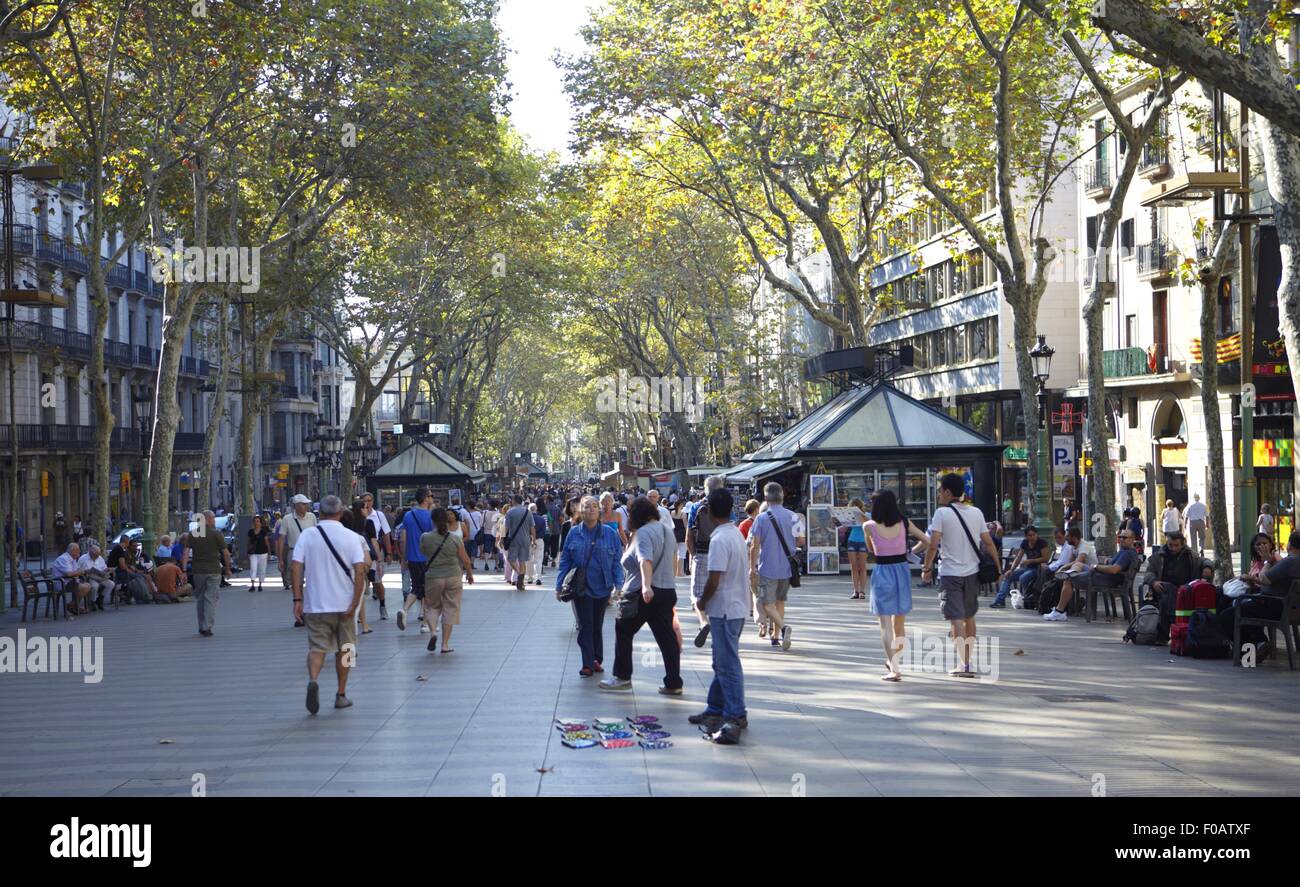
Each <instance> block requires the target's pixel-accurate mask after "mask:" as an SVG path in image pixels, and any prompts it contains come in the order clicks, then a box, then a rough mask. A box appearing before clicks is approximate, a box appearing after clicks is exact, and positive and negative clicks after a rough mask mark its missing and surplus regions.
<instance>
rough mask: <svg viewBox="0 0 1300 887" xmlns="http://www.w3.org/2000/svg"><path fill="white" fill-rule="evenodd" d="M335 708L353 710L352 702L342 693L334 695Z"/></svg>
mask: <svg viewBox="0 0 1300 887" xmlns="http://www.w3.org/2000/svg"><path fill="white" fill-rule="evenodd" d="M334 707H335V708H351V707H352V700H351V699H349V698H348V697H346V696H344V695H343V694H342V693H336V694H335V695H334Z"/></svg>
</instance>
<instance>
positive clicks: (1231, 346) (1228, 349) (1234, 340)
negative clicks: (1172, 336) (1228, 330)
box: [1192, 333, 1241, 363]
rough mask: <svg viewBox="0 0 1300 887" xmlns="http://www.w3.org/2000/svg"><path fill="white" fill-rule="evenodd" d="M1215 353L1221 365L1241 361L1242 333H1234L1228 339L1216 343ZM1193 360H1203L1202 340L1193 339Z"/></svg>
mask: <svg viewBox="0 0 1300 887" xmlns="http://www.w3.org/2000/svg"><path fill="white" fill-rule="evenodd" d="M1214 353H1215V357H1216V359H1217V360H1218V361H1219V362H1220V363H1227V362H1228V361H1230V360H1240V359H1241V333H1233V334H1232V335H1231V336H1228V338H1226V339H1220V340H1219V341H1217V342H1215V343H1214ZM1192 359H1193V360H1197V361H1199V360H1200V359H1201V340H1200V339H1192Z"/></svg>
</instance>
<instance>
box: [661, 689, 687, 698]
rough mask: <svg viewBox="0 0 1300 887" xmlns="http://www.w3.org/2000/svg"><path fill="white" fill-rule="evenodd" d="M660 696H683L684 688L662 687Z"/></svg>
mask: <svg viewBox="0 0 1300 887" xmlns="http://www.w3.org/2000/svg"><path fill="white" fill-rule="evenodd" d="M659 695H660V696H681V695H682V688H681V687H660V688H659Z"/></svg>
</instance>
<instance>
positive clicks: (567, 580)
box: [559, 525, 605, 604]
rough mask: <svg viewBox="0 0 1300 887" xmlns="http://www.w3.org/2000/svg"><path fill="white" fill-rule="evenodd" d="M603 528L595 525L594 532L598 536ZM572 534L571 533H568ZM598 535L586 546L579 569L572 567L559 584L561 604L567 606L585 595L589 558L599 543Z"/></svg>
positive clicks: (589, 564)
mask: <svg viewBox="0 0 1300 887" xmlns="http://www.w3.org/2000/svg"><path fill="white" fill-rule="evenodd" d="M604 529H605V528H604V527H602V526H599V525H597V527H596V530H597V533H598V534H599V533H600V532H602V531H603V530H604ZM570 532H572V531H570ZM599 538H600V537H599V535H597V537H596V539H593V540H591V544H590V545H588V546H587V559H586V561H584V562H583V564H582V566H581V567H573V568H571V569H570V570H569V572H568V573H566V574H565V576H564V580H563V581H562V582H561V583H560V594H559V599H560V602H561V603H565V604H567V603H568V602H569V601H571V600H573V599H574V598H576V597H583V596H584V595H586V593H587V567H589V566H591V556H592V555H593V554H595V552H596V543H597V541H599Z"/></svg>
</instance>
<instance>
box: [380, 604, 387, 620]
mask: <svg viewBox="0 0 1300 887" xmlns="http://www.w3.org/2000/svg"><path fill="white" fill-rule="evenodd" d="M379 618H380V619H387V618H388V608H387V607H385V606H384V605H383V604H380V605H379Z"/></svg>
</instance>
